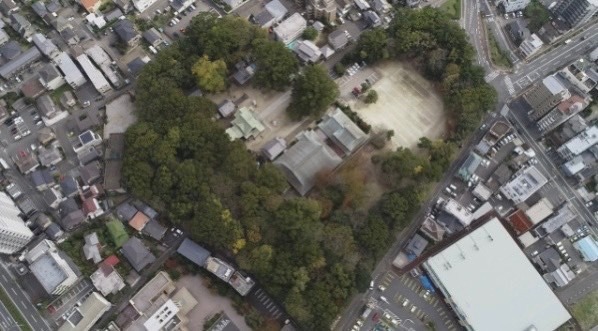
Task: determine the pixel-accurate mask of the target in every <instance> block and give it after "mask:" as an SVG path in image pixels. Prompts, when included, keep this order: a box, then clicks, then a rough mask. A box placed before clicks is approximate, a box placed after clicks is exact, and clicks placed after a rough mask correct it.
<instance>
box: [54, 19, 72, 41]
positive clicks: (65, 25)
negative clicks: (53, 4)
mask: <svg viewBox="0 0 598 331" xmlns="http://www.w3.org/2000/svg"><path fill="white" fill-rule="evenodd" d="M52 25H53V26H54V29H56V31H58V33H60V34H61V36H62V32H63V31H64V30H65V29H71V30H72V29H73V26H72V25H71V21H69V19H68V17H66V16H64V15H58V17H56V19H55V20H54V21H52ZM63 38H64V37H63Z"/></svg>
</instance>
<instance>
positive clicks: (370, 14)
mask: <svg viewBox="0 0 598 331" xmlns="http://www.w3.org/2000/svg"><path fill="white" fill-rule="evenodd" d="M363 17H364V19H365V21H366V22H368V24H369V25H370V26H371V27H374V28H376V27H379V26H380V25H381V24H382V19H380V16H378V14H376V12H374V11H373V10H368V11H366V12H364V13H363Z"/></svg>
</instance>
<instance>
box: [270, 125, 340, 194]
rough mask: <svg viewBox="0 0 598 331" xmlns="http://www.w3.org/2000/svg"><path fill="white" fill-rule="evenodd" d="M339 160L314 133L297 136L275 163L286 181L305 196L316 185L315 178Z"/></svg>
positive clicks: (332, 167)
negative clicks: (295, 140) (294, 141)
mask: <svg viewBox="0 0 598 331" xmlns="http://www.w3.org/2000/svg"><path fill="white" fill-rule="evenodd" d="M341 162H342V160H341V158H340V157H339V156H338V155H337V154H336V153H334V151H332V150H331V149H330V147H328V146H327V145H326V144H325V143H324V142H323V141H322V139H321V138H320V137H319V136H318V134H317V133H316V132H314V131H304V132H302V133H300V134H299V135H297V142H296V143H295V144H294V145H292V146H291V147H289V149H288V150H287V151H286V152H285V153H284V154H283V155H282V156H280V157H278V159H277V160H276V161H274V165H276V166H277V167H278V168H280V169H281V170H282V172H283V173H284V174H285V176H286V177H287V180H288V181H289V183H290V184H291V186H293V187H294V188H295V190H297V192H299V194H301V195H306V194H307V192H309V191H310V190H311V189H312V187H313V186H314V185H315V183H316V179H317V176H318V175H320V174H325V173H327V172H329V171H332V170H333V169H335V168H336V167H337V166H338V165H339V164H340V163H341Z"/></svg>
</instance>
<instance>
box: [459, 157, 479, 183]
mask: <svg viewBox="0 0 598 331" xmlns="http://www.w3.org/2000/svg"><path fill="white" fill-rule="evenodd" d="M481 163H482V157H481V156H479V155H478V154H476V153H474V152H471V153H469V156H468V157H467V159H465V162H463V165H461V167H460V168H459V170H458V171H457V176H458V177H459V178H461V179H462V180H463V181H465V182H466V181H468V180H469V179H470V178H471V175H473V174H474V173H475V171H476V169H477V168H478V167H479V166H480V164H481Z"/></svg>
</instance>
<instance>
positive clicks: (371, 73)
mask: <svg viewBox="0 0 598 331" xmlns="http://www.w3.org/2000/svg"><path fill="white" fill-rule="evenodd" d="M366 78H367V79H369V80H370V81H372V82H375V83H374V84H373V86H372V88H373V89H374V90H376V91H377V92H378V95H379V99H378V102H376V103H375V104H370V105H367V104H365V103H363V102H362V101H361V100H358V99H356V98H355V97H354V96H353V95H352V94H351V90H352V89H353V88H354V87H359V86H361V83H362V82H364V81H365V79H366ZM339 83H340V86H341V96H342V98H343V101H344V102H345V103H347V104H349V105H350V106H351V108H352V109H353V110H354V111H355V112H357V113H358V114H359V116H361V118H362V119H363V120H364V121H366V122H367V123H369V124H370V125H372V127H373V128H374V130H375V131H381V130H394V133H395V134H394V137H393V138H392V140H391V143H392V146H391V147H392V148H396V147H399V146H403V147H410V148H411V147H414V146H415V145H416V144H417V142H418V140H419V138H421V137H423V136H425V137H428V138H430V139H434V138H439V137H441V136H442V135H443V134H444V133H445V130H446V114H445V112H444V109H443V104H442V100H441V99H440V97H439V96H438V95H437V94H436V93H435V91H434V89H433V86H432V84H430V83H429V82H428V81H427V80H426V79H424V78H423V77H422V76H421V75H420V74H419V73H417V72H416V71H414V70H413V69H410V68H409V67H408V66H407V65H405V64H402V63H399V62H394V61H387V62H385V63H382V64H379V65H376V66H373V67H365V68H363V69H361V70H360V71H359V72H358V73H357V74H356V75H354V76H353V77H351V79H346V78H344V79H342V81H341V82H339Z"/></svg>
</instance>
